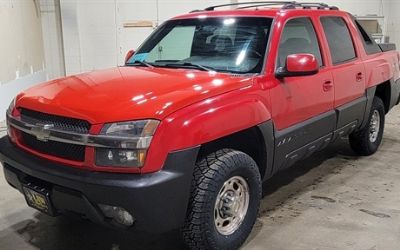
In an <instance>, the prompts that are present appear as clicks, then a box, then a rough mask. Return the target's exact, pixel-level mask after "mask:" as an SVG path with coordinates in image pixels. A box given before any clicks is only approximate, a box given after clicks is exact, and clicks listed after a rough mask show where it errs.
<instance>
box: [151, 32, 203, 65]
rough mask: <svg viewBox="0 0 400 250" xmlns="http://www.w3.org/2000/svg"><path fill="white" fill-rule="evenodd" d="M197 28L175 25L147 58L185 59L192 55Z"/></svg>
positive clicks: (156, 59)
mask: <svg viewBox="0 0 400 250" xmlns="http://www.w3.org/2000/svg"><path fill="white" fill-rule="evenodd" d="M195 28H196V27H195V26H177V27H175V28H174V29H173V30H171V32H170V33H169V34H168V35H166V36H165V37H164V38H163V39H162V40H161V41H160V42H159V43H158V44H157V45H156V46H155V47H154V48H153V49H152V50H151V51H150V53H149V55H148V57H147V60H148V61H158V60H171V59H172V60H183V59H186V58H188V57H190V52H191V49H192V43H193V37H194V32H195Z"/></svg>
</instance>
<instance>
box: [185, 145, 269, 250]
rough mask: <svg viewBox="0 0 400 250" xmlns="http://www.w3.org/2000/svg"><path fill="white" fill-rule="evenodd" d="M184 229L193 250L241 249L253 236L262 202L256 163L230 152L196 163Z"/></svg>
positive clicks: (187, 243)
mask: <svg viewBox="0 0 400 250" xmlns="http://www.w3.org/2000/svg"><path fill="white" fill-rule="evenodd" d="M193 177H194V178H193V182H192V190H191V198H190V201H189V207H188V213H187V218H186V222H185V226H184V228H183V239H184V242H185V244H186V245H187V246H188V247H189V248H190V249H238V248H239V247H240V246H241V245H242V244H243V243H244V241H245V240H246V239H247V237H248V235H249V234H250V232H251V230H252V228H253V225H254V223H255V221H256V219H257V213H258V209H259V206H260V200H261V177H260V173H259V170H258V167H257V164H256V163H255V162H254V160H253V159H252V158H251V157H250V156H248V155H247V154H245V153H243V152H240V151H234V150H230V149H223V150H219V151H217V152H215V153H212V154H210V155H208V156H207V157H205V158H203V159H201V160H199V161H198V162H197V163H196V167H195V170H194V176H193Z"/></svg>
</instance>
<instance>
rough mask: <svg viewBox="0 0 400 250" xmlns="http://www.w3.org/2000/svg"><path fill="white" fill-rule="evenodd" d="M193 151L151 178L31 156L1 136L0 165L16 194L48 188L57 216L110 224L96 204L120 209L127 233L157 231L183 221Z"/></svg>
mask: <svg viewBox="0 0 400 250" xmlns="http://www.w3.org/2000/svg"><path fill="white" fill-rule="evenodd" d="M197 153H198V147H196V148H191V149H188V150H183V151H178V152H174V153H171V154H169V155H168V158H167V160H166V162H165V164H164V167H163V169H162V170H161V171H159V172H156V173H152V174H143V175H137V174H121V173H103V172H92V171H88V170H83V169H78V168H73V167H69V166H67V165H62V164H58V163H53V162H50V161H47V160H43V159H41V158H38V157H36V156H33V155H31V154H29V153H27V152H25V151H23V150H21V149H19V148H17V147H16V146H14V145H13V144H12V143H11V142H10V141H9V139H8V138H7V137H3V138H1V139H0V162H1V163H3V166H4V173H5V178H6V180H7V182H8V183H9V184H10V185H11V186H13V187H15V188H16V189H18V190H20V191H21V192H22V185H23V184H24V183H27V182H33V183H35V184H36V185H44V186H46V187H47V188H48V189H49V190H50V200H51V202H52V205H53V207H54V208H55V210H56V211H57V212H58V213H68V212H72V213H75V214H78V215H80V216H82V217H86V218H88V219H90V220H92V221H93V222H96V223H99V224H105V225H114V224H112V223H111V222H110V220H109V219H107V218H106V217H104V215H103V213H102V212H101V210H100V209H99V207H98V204H106V205H111V206H118V207H122V208H124V209H125V210H127V211H128V212H129V213H131V214H132V215H133V216H134V218H135V223H134V225H133V226H132V227H131V228H132V229H136V230H141V231H146V232H152V233H161V232H166V231H169V230H172V229H176V228H180V227H181V226H182V225H183V223H184V220H185V217H186V209H187V205H188V201H189V195H190V185H191V181H192V174H193V169H194V164H195V161H196V157H197Z"/></svg>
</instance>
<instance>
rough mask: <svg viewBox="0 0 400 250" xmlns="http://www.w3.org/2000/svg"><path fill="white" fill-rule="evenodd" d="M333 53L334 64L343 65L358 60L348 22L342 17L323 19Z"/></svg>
mask: <svg viewBox="0 0 400 250" xmlns="http://www.w3.org/2000/svg"><path fill="white" fill-rule="evenodd" d="M321 23H322V26H323V27H324V31H325V35H326V38H327V39H328V44H329V49H330V51H331V56H332V63H333V64H335V65H336V64H341V63H344V62H347V61H350V60H352V59H354V58H356V51H355V49H354V44H353V40H352V38H351V35H350V31H349V28H348V27H347V25H346V22H345V21H344V20H343V18H341V17H321Z"/></svg>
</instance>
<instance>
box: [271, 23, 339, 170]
mask: <svg viewBox="0 0 400 250" xmlns="http://www.w3.org/2000/svg"><path fill="white" fill-rule="evenodd" d="M299 53H308V54H313V55H314V56H315V57H316V58H317V59H318V61H319V64H320V71H319V73H317V74H315V75H312V76H300V77H286V78H284V79H280V80H279V79H276V82H277V84H276V87H274V88H272V89H271V103H272V116H273V119H274V125H275V129H276V130H277V131H276V145H275V146H276V149H275V150H276V151H275V155H276V157H275V164H274V165H275V170H278V169H281V168H284V167H288V166H290V165H292V164H293V163H294V162H296V161H297V160H299V159H301V158H302V157H305V156H306V155H304V154H308V153H307V152H299V151H298V150H299V149H301V148H303V147H305V146H306V145H307V144H310V143H313V142H315V141H317V140H320V139H321V138H323V137H324V136H327V135H329V134H331V133H332V132H333V130H334V129H335V123H336V114H335V112H334V111H333V102H334V85H333V77H332V74H331V72H330V71H329V70H328V69H327V68H326V67H325V64H324V61H323V60H322V56H321V50H320V43H319V42H318V38H317V35H316V32H315V29H314V25H313V22H312V20H311V19H310V18H308V17H301V18H294V19H290V20H289V21H288V22H287V23H286V24H285V26H284V28H283V31H282V34H281V39H280V45H279V50H278V57H277V62H276V64H277V65H276V68H278V67H282V66H285V63H286V57H287V56H288V55H291V54H299ZM328 138H329V136H328ZM328 140H329V139H328ZM320 146H321V145H320ZM315 147H319V146H318V145H316V146H315ZM310 148H311V149H316V148H313V145H311V146H310ZM306 151H307V150H306ZM310 153H311V152H310Z"/></svg>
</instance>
